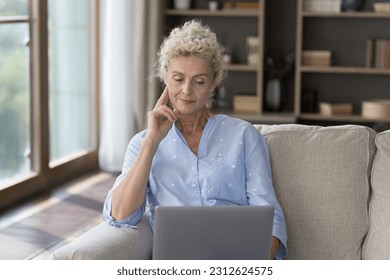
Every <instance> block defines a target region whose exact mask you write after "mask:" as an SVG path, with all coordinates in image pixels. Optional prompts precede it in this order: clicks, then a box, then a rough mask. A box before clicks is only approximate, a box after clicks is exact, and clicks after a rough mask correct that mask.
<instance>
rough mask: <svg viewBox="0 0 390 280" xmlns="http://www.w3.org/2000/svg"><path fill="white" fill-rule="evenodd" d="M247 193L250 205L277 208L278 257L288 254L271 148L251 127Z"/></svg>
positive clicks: (246, 154) (274, 232)
mask: <svg viewBox="0 0 390 280" xmlns="http://www.w3.org/2000/svg"><path fill="white" fill-rule="evenodd" d="M245 156H246V159H245V162H246V175H245V176H246V193H247V198H248V202H249V205H264V204H270V205H272V206H274V208H275V215H274V226H273V232H272V234H273V236H275V237H276V238H278V239H279V240H280V242H281V244H280V246H279V249H278V252H277V255H276V258H277V259H283V258H285V257H286V254H287V250H286V248H287V246H286V245H287V229H286V222H285V219H284V215H283V211H282V208H281V206H280V204H279V202H278V200H277V198H276V195H275V191H274V187H273V183H272V172H271V165H270V160H269V148H268V145H267V142H266V141H265V138H264V137H263V136H262V135H261V134H260V133H259V132H258V131H257V130H256V129H250V131H248V133H247V135H246V137H245Z"/></svg>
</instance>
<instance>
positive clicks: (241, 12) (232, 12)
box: [165, 9, 259, 17]
mask: <svg viewBox="0 0 390 280" xmlns="http://www.w3.org/2000/svg"><path fill="white" fill-rule="evenodd" d="M165 14H166V15H168V16H191V17H193V16H202V17H257V16H258V15H259V10H258V9H226V10H217V11H210V10H206V9H190V10H175V9H167V10H165Z"/></svg>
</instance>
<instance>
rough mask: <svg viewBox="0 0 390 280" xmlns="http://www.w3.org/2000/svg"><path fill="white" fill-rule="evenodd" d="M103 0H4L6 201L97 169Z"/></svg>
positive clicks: (0, 190) (0, 90) (1, 161)
mask: <svg viewBox="0 0 390 280" xmlns="http://www.w3.org/2000/svg"><path fill="white" fill-rule="evenodd" d="M97 2H98V1H97V0H0V208H3V207H5V206H7V205H10V204H12V203H13V202H17V201H19V200H20V199H22V198H24V197H27V196H28V195H31V194H34V193H36V192H38V191H41V190H44V189H47V188H50V187H53V186H55V185H56V184H58V183H61V182H63V181H65V180H68V179H71V178H74V177H75V176H76V175H79V174H82V173H85V172H87V171H89V170H93V169H96V168H97V127H98V125H97V117H96V116H97V113H96V112H97V89H98V87H97V86H96V84H97V73H98V63H97V35H96V34H97V23H96V22H97V11H98V9H97V8H98V7H97Z"/></svg>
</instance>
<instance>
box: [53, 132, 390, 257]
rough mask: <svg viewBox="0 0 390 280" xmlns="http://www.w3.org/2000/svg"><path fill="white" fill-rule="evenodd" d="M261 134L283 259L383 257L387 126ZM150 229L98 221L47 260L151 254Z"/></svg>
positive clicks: (389, 185) (389, 196) (389, 246)
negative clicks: (282, 231)
mask: <svg viewBox="0 0 390 280" xmlns="http://www.w3.org/2000/svg"><path fill="white" fill-rule="evenodd" d="M255 126H256V128H257V129H258V130H259V131H260V132H261V133H262V134H263V135H265V136H266V139H267V141H268V143H269V146H270V156H271V164H272V172H273V179H274V186H275V190H276V194H277V196H278V199H279V201H280V203H281V205H282V208H283V211H284V214H285V218H286V222H287V228H288V258H289V259H390V223H389V221H390V130H389V131H385V132H382V133H379V134H377V133H375V131H373V130H372V129H370V128H367V127H363V126H355V125H348V126H333V127H319V126H304V125H274V126H269V125H255ZM151 246H152V233H151V231H150V228H149V226H148V223H147V217H144V218H143V220H142V222H141V223H140V225H139V227H138V229H136V230H132V229H127V228H113V227H111V226H108V225H106V224H105V223H101V224H100V225H98V226H96V227H95V228H93V229H91V230H90V231H88V232H86V233H85V234H84V235H82V236H80V237H79V238H78V239H76V240H74V241H72V242H71V243H69V244H68V245H66V246H64V247H62V248H60V249H57V250H56V251H55V252H54V254H53V258H54V259H142V258H150V256H151V250H152V247H151Z"/></svg>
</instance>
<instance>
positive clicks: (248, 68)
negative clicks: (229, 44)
mask: <svg viewBox="0 0 390 280" xmlns="http://www.w3.org/2000/svg"><path fill="white" fill-rule="evenodd" d="M226 69H227V70H228V71H240V72H257V71H259V66H258V65H250V64H228V65H226Z"/></svg>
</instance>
